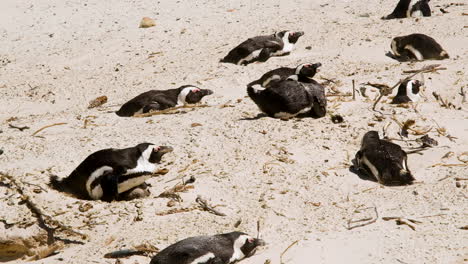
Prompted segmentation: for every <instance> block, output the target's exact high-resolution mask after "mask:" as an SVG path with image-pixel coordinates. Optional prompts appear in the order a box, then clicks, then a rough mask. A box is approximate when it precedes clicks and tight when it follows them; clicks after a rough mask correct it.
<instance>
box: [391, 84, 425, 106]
mask: <svg viewBox="0 0 468 264" xmlns="http://www.w3.org/2000/svg"><path fill="white" fill-rule="evenodd" d="M421 86H422V84H421V82H419V81H418V80H408V81H404V82H402V83H401V84H400V87H398V93H397V95H396V96H395V97H393V100H392V104H404V103H408V102H417V101H418V100H419V98H420V96H419V90H420V89H419V88H420V87H421Z"/></svg>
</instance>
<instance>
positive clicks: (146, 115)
mask: <svg viewBox="0 0 468 264" xmlns="http://www.w3.org/2000/svg"><path fill="white" fill-rule="evenodd" d="M204 107H210V106H209V105H207V104H202V105H181V106H176V107H171V108H167V109H164V110H160V111H153V112H149V113H143V114H136V115H133V117H149V116H154V115H163V114H169V113H171V112H173V111H174V110H177V109H182V108H191V109H192V108H204ZM171 114H173V113H171Z"/></svg>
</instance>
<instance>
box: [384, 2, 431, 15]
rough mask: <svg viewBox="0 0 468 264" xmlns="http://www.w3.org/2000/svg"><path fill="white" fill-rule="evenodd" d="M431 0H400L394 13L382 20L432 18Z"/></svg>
mask: <svg viewBox="0 0 468 264" xmlns="http://www.w3.org/2000/svg"><path fill="white" fill-rule="evenodd" d="M429 1H430V0H400V1H399V2H398V4H397V6H396V7H395V9H394V10H393V12H392V13H391V14H390V15H388V16H384V17H382V19H394V18H407V17H417V16H425V17H429V16H431V7H430V6H429Z"/></svg>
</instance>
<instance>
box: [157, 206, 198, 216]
mask: <svg viewBox="0 0 468 264" xmlns="http://www.w3.org/2000/svg"><path fill="white" fill-rule="evenodd" d="M199 209H200V207H198V206H192V207H186V208H175V209H170V210H167V211H163V212H159V213H156V215H159V216H163V215H170V214H178V213H186V212H190V211H195V210H199Z"/></svg>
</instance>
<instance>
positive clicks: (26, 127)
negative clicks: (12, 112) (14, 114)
mask: <svg viewBox="0 0 468 264" xmlns="http://www.w3.org/2000/svg"><path fill="white" fill-rule="evenodd" d="M8 126H9V127H10V128H15V129H18V130H19V131H21V132H23V130H25V129H29V127H28V126H22V127H19V126H15V125H12V124H8Z"/></svg>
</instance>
